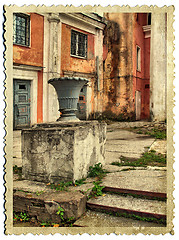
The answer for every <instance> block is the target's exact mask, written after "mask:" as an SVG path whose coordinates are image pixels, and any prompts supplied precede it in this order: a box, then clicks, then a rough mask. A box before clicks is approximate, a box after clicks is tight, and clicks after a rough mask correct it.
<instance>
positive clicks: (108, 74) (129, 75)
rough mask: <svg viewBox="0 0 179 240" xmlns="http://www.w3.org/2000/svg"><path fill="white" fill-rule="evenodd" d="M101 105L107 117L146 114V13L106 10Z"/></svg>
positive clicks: (148, 80)
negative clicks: (102, 104) (109, 11)
mask: <svg viewBox="0 0 179 240" xmlns="http://www.w3.org/2000/svg"><path fill="white" fill-rule="evenodd" d="M105 17H106V19H107V27H106V29H105V33H104V35H105V36H104V47H105V49H106V54H104V55H105V56H104V99H105V100H104V101H103V102H104V106H103V112H104V113H105V114H106V116H108V117H110V116H111V117H112V118H115V119H119V120H120V119H121V120H125V119H126V120H127V119H131V120H140V119H149V118H150V110H149V108H150V104H149V101H150V96H149V91H150V24H151V21H150V17H151V15H150V14H147V13H120V14H118V13H106V14H105Z"/></svg>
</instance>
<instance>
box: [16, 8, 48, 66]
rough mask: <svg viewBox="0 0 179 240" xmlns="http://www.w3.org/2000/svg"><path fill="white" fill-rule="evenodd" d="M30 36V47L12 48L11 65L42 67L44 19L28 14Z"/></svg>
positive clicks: (18, 46) (34, 14) (37, 15)
mask: <svg viewBox="0 0 179 240" xmlns="http://www.w3.org/2000/svg"><path fill="white" fill-rule="evenodd" d="M30 21H31V26H30V28H31V30H30V31H31V34H30V46H29V47H25V46H20V45H15V44H14V46H13V63H18V64H25V65H32V66H39V67H42V66H43V37H44V32H43V29H44V17H43V16H41V15H39V14H36V13H30Z"/></svg>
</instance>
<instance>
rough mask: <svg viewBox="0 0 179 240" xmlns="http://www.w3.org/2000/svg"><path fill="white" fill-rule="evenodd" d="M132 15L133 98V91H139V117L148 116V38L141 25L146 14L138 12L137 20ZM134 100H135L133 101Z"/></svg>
mask: <svg viewBox="0 0 179 240" xmlns="http://www.w3.org/2000/svg"><path fill="white" fill-rule="evenodd" d="M136 17H137V14H136V16H135V17H134V31H133V39H134V42H133V76H134V77H133V98H134V99H135V92H136V91H140V92H141V119H148V118H149V117H150V110H149V99H150V88H148V86H149V83H150V38H145V34H144V32H143V28H142V27H143V26H145V25H147V14H146V13H140V14H138V20H137V21H136ZM137 46H139V47H140V49H141V70H140V71H138V70H137ZM134 102H135V101H134Z"/></svg>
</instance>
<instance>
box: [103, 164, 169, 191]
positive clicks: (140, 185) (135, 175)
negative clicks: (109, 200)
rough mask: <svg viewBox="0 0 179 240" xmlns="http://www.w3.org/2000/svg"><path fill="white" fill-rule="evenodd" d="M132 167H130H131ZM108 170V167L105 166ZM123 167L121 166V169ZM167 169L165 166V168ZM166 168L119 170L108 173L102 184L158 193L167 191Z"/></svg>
mask: <svg viewBox="0 0 179 240" xmlns="http://www.w3.org/2000/svg"><path fill="white" fill-rule="evenodd" d="M129 168H130V167H129ZM105 169H106V170H108V167H106V168H105ZM120 169H121V168H119V170H120ZM164 169H165V168H164ZM166 174H167V173H166V170H163V168H161V170H158V169H156V170H155V168H154V169H153V168H151V169H149V168H147V169H146V170H142V169H140V170H138V168H134V170H129V171H119V172H113V173H108V174H107V175H106V176H105V177H104V178H103V180H102V184H101V185H102V186H105V187H114V188H123V189H132V190H137V191H148V192H156V193H166V192H167V180H166V179H167V176H166Z"/></svg>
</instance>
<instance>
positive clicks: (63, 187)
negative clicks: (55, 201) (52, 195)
mask: <svg viewBox="0 0 179 240" xmlns="http://www.w3.org/2000/svg"><path fill="white" fill-rule="evenodd" d="M72 185H73V182H72V181H70V182H60V183H58V184H54V183H50V184H49V185H48V186H50V188H51V189H55V190H56V191H68V187H69V186H72Z"/></svg>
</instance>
